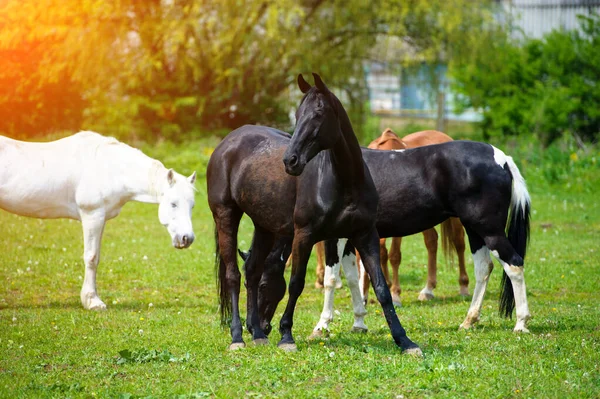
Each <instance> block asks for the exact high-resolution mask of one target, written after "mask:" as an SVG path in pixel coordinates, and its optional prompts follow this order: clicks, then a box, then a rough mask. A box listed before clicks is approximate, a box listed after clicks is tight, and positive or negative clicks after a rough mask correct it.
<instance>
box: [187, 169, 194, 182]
mask: <svg viewBox="0 0 600 399" xmlns="http://www.w3.org/2000/svg"><path fill="white" fill-rule="evenodd" d="M188 181H189V182H190V184H194V183H195V182H196V171H194V173H192V175H191V176H190V177H188Z"/></svg>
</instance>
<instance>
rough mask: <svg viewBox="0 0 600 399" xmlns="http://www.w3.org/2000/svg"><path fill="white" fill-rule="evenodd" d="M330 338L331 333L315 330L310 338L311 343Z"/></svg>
mask: <svg viewBox="0 0 600 399" xmlns="http://www.w3.org/2000/svg"><path fill="white" fill-rule="evenodd" d="M328 336H329V331H327V330H325V331H323V330H313V332H312V334H310V336H309V337H308V339H309V340H310V341H314V340H317V339H323V338H327V337H328Z"/></svg>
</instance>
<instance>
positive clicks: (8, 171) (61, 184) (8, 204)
mask: <svg viewBox="0 0 600 399" xmlns="http://www.w3.org/2000/svg"><path fill="white" fill-rule="evenodd" d="M19 169H20V168H14V167H13V168H4V171H3V172H2V173H0V208H2V209H4V210H6V211H8V212H11V213H14V214H17V215H21V216H28V217H34V218H41V219H56V218H71V219H79V214H78V212H77V207H76V206H75V201H74V196H73V194H74V190H73V189H72V187H71V182H70V181H69V179H68V178H65V177H63V178H56V177H53V176H49V175H48V174H47V173H44V171H40V170H37V169H36V168H33V169H31V168H30V169H28V168H26V167H24V168H22V169H21V170H19Z"/></svg>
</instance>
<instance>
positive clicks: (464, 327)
mask: <svg viewBox="0 0 600 399" xmlns="http://www.w3.org/2000/svg"><path fill="white" fill-rule="evenodd" d="M471 328H473V323H471V322H469V321H463V322H462V324H461V325H460V326H458V329H459V330H470V329H471Z"/></svg>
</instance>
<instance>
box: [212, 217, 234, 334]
mask: <svg viewBox="0 0 600 399" xmlns="http://www.w3.org/2000/svg"><path fill="white" fill-rule="evenodd" d="M215 277H216V280H217V293H218V294H219V310H220V312H221V325H222V326H226V325H227V324H229V321H230V320H231V312H232V310H231V297H230V296H229V290H228V287H227V267H226V265H225V262H224V261H223V258H222V257H221V248H220V247H219V231H218V229H217V226H216V225H215Z"/></svg>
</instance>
